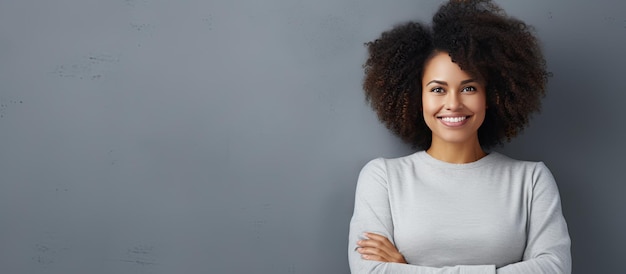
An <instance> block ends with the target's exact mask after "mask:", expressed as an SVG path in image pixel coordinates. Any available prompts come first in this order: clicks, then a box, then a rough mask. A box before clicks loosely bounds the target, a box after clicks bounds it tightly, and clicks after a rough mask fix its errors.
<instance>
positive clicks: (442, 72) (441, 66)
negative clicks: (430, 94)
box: [422, 52, 472, 81]
mask: <svg viewBox="0 0 626 274" xmlns="http://www.w3.org/2000/svg"><path fill="white" fill-rule="evenodd" d="M470 78H472V76H471V75H470V74H469V73H468V72H467V71H464V70H462V69H461V67H460V66H459V65H458V64H456V63H454V62H452V59H451V58H450V55H449V54H448V53H446V52H438V53H435V54H434V55H433V57H431V58H430V59H429V60H428V61H426V63H425V64H424V75H423V77H422V80H427V79H428V80H442V81H448V80H449V81H452V80H459V79H460V80H459V81H463V80H467V79H470Z"/></svg>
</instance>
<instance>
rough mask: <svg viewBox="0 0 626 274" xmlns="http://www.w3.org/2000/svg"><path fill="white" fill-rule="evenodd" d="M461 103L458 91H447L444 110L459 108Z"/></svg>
mask: <svg viewBox="0 0 626 274" xmlns="http://www.w3.org/2000/svg"><path fill="white" fill-rule="evenodd" d="M462 105H463V104H462V103H461V98H460V93H459V92H449V93H448V94H446V101H445V106H444V107H445V108H446V110H457V109H460V108H461V106H462Z"/></svg>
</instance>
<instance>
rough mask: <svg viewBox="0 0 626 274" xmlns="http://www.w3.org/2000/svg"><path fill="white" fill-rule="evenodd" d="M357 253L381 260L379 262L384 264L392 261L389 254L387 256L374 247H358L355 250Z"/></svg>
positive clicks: (384, 252) (381, 250) (385, 252)
mask: <svg viewBox="0 0 626 274" xmlns="http://www.w3.org/2000/svg"><path fill="white" fill-rule="evenodd" d="M357 252H359V253H360V254H361V255H368V256H374V257H377V258H382V259H381V260H383V261H385V262H389V261H391V260H393V257H392V256H391V254H389V253H388V252H387V251H385V250H383V249H379V248H375V247H359V248H357Z"/></svg>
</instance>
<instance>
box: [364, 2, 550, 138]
mask: <svg viewBox="0 0 626 274" xmlns="http://www.w3.org/2000/svg"><path fill="white" fill-rule="evenodd" d="M365 45H366V47H367V48H368V52H369V57H368V59H367V61H366V62H365V64H364V65H363V68H364V70H365V78H364V81H363V89H364V91H365V97H366V99H367V101H368V102H369V104H370V105H371V107H372V108H373V109H374V110H375V111H376V113H377V114H378V118H379V119H380V121H381V122H382V123H384V124H385V125H386V126H387V128H389V129H390V130H391V131H392V132H393V133H395V134H396V135H398V136H399V137H400V138H401V139H402V140H403V141H405V142H407V143H409V144H411V145H412V146H413V147H414V148H421V149H428V148H429V147H430V144H431V141H432V132H431V130H430V129H429V128H428V126H427V125H426V123H425V122H424V117H423V115H422V111H421V108H422V100H421V98H422V97H421V96H422V83H421V81H422V76H423V72H424V65H425V63H426V62H427V61H428V60H429V58H431V57H432V56H434V54H435V53H437V52H446V53H448V54H449V55H450V57H451V59H452V61H453V62H455V63H456V64H458V65H459V67H460V68H461V69H463V70H465V71H467V72H468V74H470V75H473V76H476V77H478V78H480V79H483V80H484V81H485V82H486V97H487V106H488V108H487V112H486V115H485V120H484V122H483V124H482V125H481V127H480V128H479V129H478V138H479V142H480V144H481V146H482V147H483V148H490V147H493V146H495V145H499V144H502V143H503V141H504V140H506V141H510V140H511V138H512V137H515V136H516V135H517V134H518V133H520V132H521V131H522V130H523V129H524V127H525V126H527V124H528V122H529V119H530V117H531V115H532V114H533V113H534V112H538V111H539V110H540V108H541V99H542V98H543V96H544V95H545V91H546V82H547V78H548V76H549V73H548V72H547V71H546V64H545V60H544V58H543V55H542V53H541V50H540V47H539V44H538V41H537V39H536V38H535V36H534V35H533V33H532V28H531V27H529V26H528V25H526V24H525V23H524V22H522V21H520V20H518V19H515V18H512V17H509V16H507V15H506V14H505V12H504V11H503V10H502V9H501V8H499V7H498V6H497V5H496V4H494V3H492V2H491V1H489V0H451V1H449V2H448V3H445V4H443V5H442V6H441V7H440V8H439V10H438V11H437V13H435V15H434V16H433V19H432V25H431V26H429V25H426V24H422V23H418V22H408V23H404V24H401V25H397V26H395V27H394V28H392V29H391V30H389V31H386V32H384V33H382V35H381V37H380V38H378V39H376V40H375V41H372V42H368V43H366V44H365Z"/></svg>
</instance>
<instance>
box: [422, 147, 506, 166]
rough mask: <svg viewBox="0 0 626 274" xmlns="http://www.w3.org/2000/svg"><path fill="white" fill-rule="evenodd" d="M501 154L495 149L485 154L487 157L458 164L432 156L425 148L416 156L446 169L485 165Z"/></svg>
mask: <svg viewBox="0 0 626 274" xmlns="http://www.w3.org/2000/svg"><path fill="white" fill-rule="evenodd" d="M499 155H500V154H499V153H498V152H495V151H491V152H489V153H487V155H485V157H482V158H480V159H478V160H476V161H474V162H469V163H461V164H457V163H449V162H445V161H442V160H439V159H437V158H435V157H433V156H431V155H430V154H428V153H427V152H426V151H425V150H422V151H419V152H417V153H416V156H418V157H420V158H421V159H422V160H424V161H425V162H426V163H427V164H430V165H432V166H434V167H438V168H446V169H471V168H477V167H480V166H483V165H485V164H488V163H491V162H493V161H495V159H496V158H498V156H499Z"/></svg>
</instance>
